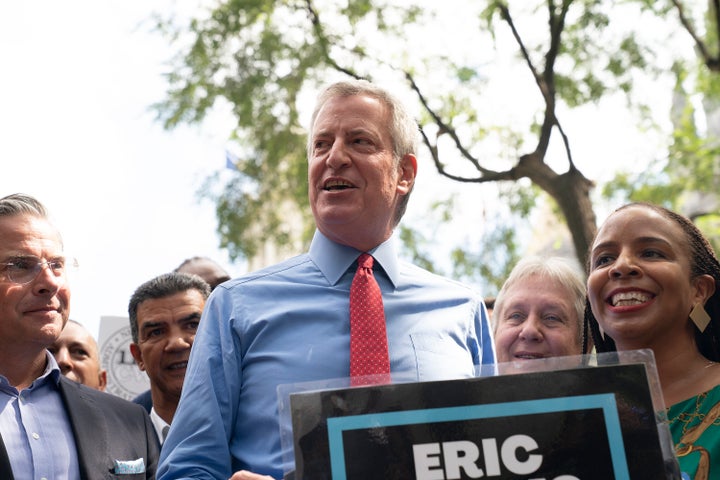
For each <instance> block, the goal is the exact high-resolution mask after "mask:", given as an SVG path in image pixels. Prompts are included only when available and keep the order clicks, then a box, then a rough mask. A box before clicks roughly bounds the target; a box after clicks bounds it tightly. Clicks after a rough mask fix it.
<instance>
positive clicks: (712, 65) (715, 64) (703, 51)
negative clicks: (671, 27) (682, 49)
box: [672, 0, 720, 72]
mask: <svg viewBox="0 0 720 480" xmlns="http://www.w3.org/2000/svg"><path fill="white" fill-rule="evenodd" d="M672 3H673V5H675V9H676V10H677V12H678V17H680V23H681V24H682V26H683V27H684V28H685V30H686V31H687V32H688V33H689V34H690V36H691V37H692V39H693V41H694V42H695V46H696V47H697V49H698V52H699V53H700V57H701V58H702V59H703V63H705V65H706V66H707V67H708V68H709V69H710V70H711V71H715V72H717V71H720V60H719V59H718V58H717V57H713V56H712V55H711V54H710V52H709V51H708V48H707V46H706V45H705V42H704V41H703V40H702V39H701V38H700V36H699V35H698V33H697V32H696V31H695V27H694V26H693V24H692V22H691V21H690V19H689V18H688V17H687V15H685V8H684V7H683V4H682V2H681V1H680V0H672ZM712 4H713V8H714V9H715V27H716V28H717V29H718V30H719V31H718V33H719V34H720V13H719V12H718V8H719V7H720V2H719V1H718V0H713V2H712ZM718 42H720V35H718Z"/></svg>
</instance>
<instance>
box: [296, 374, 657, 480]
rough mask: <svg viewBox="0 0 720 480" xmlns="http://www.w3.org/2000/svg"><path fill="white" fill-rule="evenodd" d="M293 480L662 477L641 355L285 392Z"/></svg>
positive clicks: (623, 479) (641, 479)
mask: <svg viewBox="0 0 720 480" xmlns="http://www.w3.org/2000/svg"><path fill="white" fill-rule="evenodd" d="M290 408H291V413H292V422H293V436H294V450H295V468H296V471H295V478H296V479H312V480H320V479H332V480H367V479H403V480H406V479H407V480H412V479H415V480H446V479H447V480H449V479H457V480H466V479H483V480H511V479H512V480H612V479H615V480H629V479H633V480H645V479H646V480H658V479H664V478H668V477H667V474H666V473H665V465H664V461H663V455H662V451H661V448H660V439H659V435H658V425H657V420H656V416H655V412H654V411H653V403H652V398H651V395H650V390H649V387H648V379H647V375H646V371H645V366H644V365H643V364H633V365H614V366H603V367H593V368H578V369H571V370H561V371H555V372H536V373H524V374H517V375H504V376H497V377H484V378H473V379H463V380H449V381H439V382H423V383H405V384H394V385H383V386H374V387H361V388H346V389H336V390H323V391H314V392H304V393H296V394H292V395H290Z"/></svg>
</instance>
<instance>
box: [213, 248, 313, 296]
mask: <svg viewBox="0 0 720 480" xmlns="http://www.w3.org/2000/svg"><path fill="white" fill-rule="evenodd" d="M305 268H317V267H315V264H314V263H313V261H312V260H311V259H310V255H308V254H307V253H303V254H302V255H297V256H295V257H292V258H289V259H287V260H284V261H282V262H280V263H276V264H274V265H270V266H268V267H264V268H261V269H260V270H255V271H253V272H250V273H246V274H245V275H241V276H240V277H237V278H234V279H233V280H230V281H227V282H225V283H223V284H222V285H219V286H218V287H217V288H218V289H220V288H222V289H225V290H230V289H233V288H235V287H237V286H240V285H247V284H253V283H256V282H263V281H273V280H274V279H283V280H287V277H292V276H293V275H296V274H299V273H302V271H303V269H305Z"/></svg>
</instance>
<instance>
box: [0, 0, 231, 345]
mask: <svg viewBox="0 0 720 480" xmlns="http://www.w3.org/2000/svg"><path fill="white" fill-rule="evenodd" d="M172 5H175V4H174V2H169V1H156V0H152V1H147V2H145V1H143V2H122V1H97V0H72V1H70V2H55V1H41V2H35V1H28V2H25V1H23V2H2V4H1V5H0V62H2V65H3V74H2V76H1V77H0V112H1V113H0V164H1V165H2V170H1V172H2V173H0V195H2V196H4V195H7V194H10V193H16V192H23V193H27V194H30V195H33V196H35V197H36V198H38V199H39V200H40V201H41V202H43V203H44V204H45V206H46V207H47V208H48V209H49V210H50V213H51V215H52V217H53V219H54V221H55V223H56V224H57V225H58V227H59V228H60V231H61V232H62V235H63V239H64V242H65V247H66V250H67V251H68V253H70V254H72V255H74V256H76V257H77V258H78V260H79V263H80V269H79V272H78V274H77V275H76V276H75V278H74V279H73V283H72V292H73V295H72V304H71V305H72V306H71V317H72V318H75V319H77V320H78V321H80V322H81V323H83V324H85V325H86V326H87V327H88V328H89V329H90V331H91V332H93V333H94V334H97V331H98V326H99V320H100V316H103V315H111V316H118V315H119V316H126V315H127V302H128V300H129V298H130V295H131V294H132V292H133V291H134V289H135V288H136V287H137V286H139V285H140V284H141V283H142V282H144V281H146V280H149V279H150V278H152V277H153V276H155V275H157V274H160V273H163V272H167V271H170V270H172V269H173V268H175V267H176V266H177V265H179V264H180V262H181V261H183V260H184V259H185V258H188V257H190V256H194V255H207V256H210V257H212V258H214V259H216V260H217V261H218V262H219V263H220V264H221V265H223V266H224V267H225V268H226V269H227V270H228V271H230V272H231V273H232V274H234V275H235V274H239V273H242V272H243V270H244V269H243V267H242V265H240V264H233V263H230V262H229V259H228V258H227V255H226V252H224V251H222V250H220V249H219V248H218V238H217V236H216V234H215V228H216V222H215V217H214V211H213V205H212V204H211V203H210V202H209V201H207V200H204V201H201V200H200V199H199V198H198V196H197V190H198V188H199V186H200V185H201V184H202V182H203V180H204V179H205V178H206V177H208V176H209V175H211V174H213V173H214V172H216V171H218V170H222V169H223V168H224V165H225V157H224V155H225V146H226V142H225V139H226V138H227V132H228V130H227V127H226V128H222V127H220V128H214V129H210V128H204V127H203V128H199V127H180V128H178V129H176V130H173V131H165V130H164V129H163V128H162V126H161V125H160V124H159V123H158V122H156V121H155V117H154V114H153V113H152V112H151V111H150V110H149V105H151V104H152V103H153V102H157V101H159V100H161V99H162V96H163V92H164V88H165V84H164V81H163V77H162V73H163V72H164V71H166V69H167V68H166V67H165V65H164V62H165V60H167V59H168V58H169V56H170V54H171V51H170V50H169V48H168V46H167V45H166V44H165V41H164V40H163V39H162V38H161V37H160V36H159V35H156V34H153V33H151V32H150V31H149V27H148V26H147V24H145V25H143V24H142V22H143V21H144V20H146V19H147V18H148V17H149V15H150V13H151V12H152V10H153V9H155V8H170V7H172Z"/></svg>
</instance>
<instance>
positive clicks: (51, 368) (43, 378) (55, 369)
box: [0, 350, 60, 390]
mask: <svg viewBox="0 0 720 480" xmlns="http://www.w3.org/2000/svg"><path fill="white" fill-rule="evenodd" d="M45 360H46V362H45V370H43V372H42V373H41V374H40V376H39V377H37V378H36V379H35V380H33V382H32V384H31V385H30V388H33V387H34V386H36V385H38V386H39V385H42V384H43V383H45V382H49V383H50V384H52V385H56V386H57V384H58V383H60V367H59V366H58V364H57V361H55V357H54V356H53V354H52V353H50V352H49V351H48V350H45ZM0 387H1V388H2V389H4V390H9V389H14V388H15V387H13V386H12V385H10V382H9V381H8V379H7V378H5V377H4V376H3V375H0Z"/></svg>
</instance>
